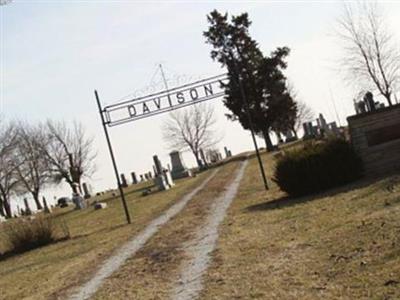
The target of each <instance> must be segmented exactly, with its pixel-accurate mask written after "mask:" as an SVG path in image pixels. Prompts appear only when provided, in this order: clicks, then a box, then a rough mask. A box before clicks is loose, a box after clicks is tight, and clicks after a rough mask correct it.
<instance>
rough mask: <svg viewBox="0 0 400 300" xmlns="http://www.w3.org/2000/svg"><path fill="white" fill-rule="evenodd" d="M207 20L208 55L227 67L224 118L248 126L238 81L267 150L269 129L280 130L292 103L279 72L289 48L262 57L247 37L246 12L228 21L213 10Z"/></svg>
mask: <svg viewBox="0 0 400 300" xmlns="http://www.w3.org/2000/svg"><path fill="white" fill-rule="evenodd" d="M207 19H208V22H209V24H210V26H209V28H208V31H206V32H204V36H205V37H206V40H207V43H209V44H211V45H212V46H213V50H212V51H211V58H212V59H213V60H217V61H218V62H219V63H221V65H222V66H223V67H226V68H227V69H228V79H229V82H228V83H227V84H226V85H225V86H224V88H225V92H226V96H225V98H224V104H225V106H226V107H227V108H228V109H229V110H230V111H231V114H229V115H228V117H229V118H230V119H232V120H238V121H239V122H240V123H241V125H242V127H243V128H244V129H249V127H250V126H249V125H250V124H249V122H248V118H247V114H246V107H245V103H244V102H243V99H242V97H241V93H240V88H239V80H241V82H242V86H243V89H244V93H245V95H246V97H247V101H248V103H249V109H250V114H251V117H252V120H253V123H254V124H253V125H254V129H255V130H256V132H257V133H259V134H262V135H263V136H264V139H265V143H266V147H267V150H269V151H271V150H272V149H273V145H272V142H271V139H270V135H269V134H270V131H271V130H274V128H276V129H277V128H280V129H281V128H282V127H284V125H283V123H282V122H286V121H287V120H289V119H291V118H290V117H289V116H285V114H286V113H288V112H289V111H287V110H286V108H287V107H292V105H291V104H293V103H294V102H293V100H292V99H291V97H290V96H288V95H289V94H288V93H287V89H286V77H285V76H284V75H283V73H282V70H283V69H285V68H286V62H285V61H284V59H285V57H286V56H287V55H288V54H289V51H290V50H289V48H287V47H283V48H278V49H277V50H276V51H274V52H272V53H271V56H270V57H264V55H263V54H262V52H261V50H260V49H259V47H258V45H257V42H256V41H255V40H253V39H252V38H251V37H250V34H249V26H250V25H251V22H250V21H249V19H248V15H247V13H243V14H241V15H239V16H232V18H231V22H228V15H227V14H224V15H222V14H220V13H219V12H218V11H216V10H214V11H212V12H211V13H210V15H208V16H207ZM290 102H293V103H290ZM294 105H295V104H294ZM285 126H286V125H285ZM287 127H289V125H288V126H287Z"/></svg>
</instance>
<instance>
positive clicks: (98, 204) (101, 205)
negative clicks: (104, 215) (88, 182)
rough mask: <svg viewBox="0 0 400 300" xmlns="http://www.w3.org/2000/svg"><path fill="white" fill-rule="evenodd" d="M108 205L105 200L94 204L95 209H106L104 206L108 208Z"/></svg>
mask: <svg viewBox="0 0 400 300" xmlns="http://www.w3.org/2000/svg"><path fill="white" fill-rule="evenodd" d="M106 207H107V203H104V202H97V203H96V204H95V205H94V209H95V210H98V209H104V208H106Z"/></svg>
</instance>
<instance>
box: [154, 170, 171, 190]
mask: <svg viewBox="0 0 400 300" xmlns="http://www.w3.org/2000/svg"><path fill="white" fill-rule="evenodd" d="M154 184H155V185H156V186H157V187H158V190H159V191H165V190H169V189H170V188H171V187H170V185H169V184H168V182H167V178H166V177H165V176H164V174H159V175H157V176H156V177H155V178H154Z"/></svg>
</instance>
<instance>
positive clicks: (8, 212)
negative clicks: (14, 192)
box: [3, 200, 12, 218]
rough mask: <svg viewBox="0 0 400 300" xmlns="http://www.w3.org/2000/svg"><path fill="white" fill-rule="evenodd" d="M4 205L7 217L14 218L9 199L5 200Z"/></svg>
mask: <svg viewBox="0 0 400 300" xmlns="http://www.w3.org/2000/svg"><path fill="white" fill-rule="evenodd" d="M3 207H4V211H5V213H6V216H7V218H12V212H11V207H10V203H8V201H7V200H3Z"/></svg>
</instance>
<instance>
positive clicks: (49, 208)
mask: <svg viewBox="0 0 400 300" xmlns="http://www.w3.org/2000/svg"><path fill="white" fill-rule="evenodd" d="M43 206H44V212H45V213H46V214H50V213H51V207H50V206H48V205H47V201H46V198H45V197H44V196H43Z"/></svg>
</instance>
